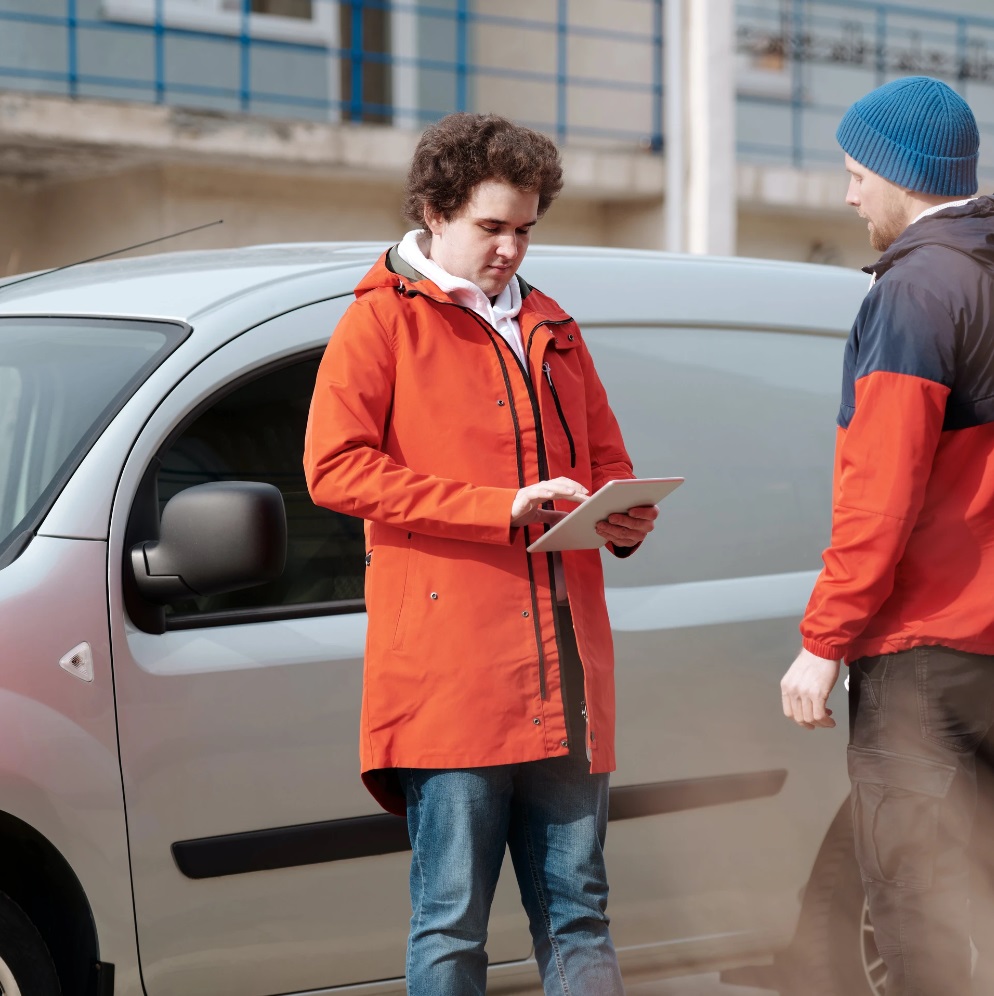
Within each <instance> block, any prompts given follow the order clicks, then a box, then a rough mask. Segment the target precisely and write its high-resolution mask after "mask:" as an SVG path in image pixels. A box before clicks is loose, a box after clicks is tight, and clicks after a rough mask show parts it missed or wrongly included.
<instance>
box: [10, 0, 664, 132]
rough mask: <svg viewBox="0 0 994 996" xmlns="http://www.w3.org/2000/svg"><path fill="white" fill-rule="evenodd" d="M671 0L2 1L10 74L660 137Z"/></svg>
mask: <svg viewBox="0 0 994 996" xmlns="http://www.w3.org/2000/svg"><path fill="white" fill-rule="evenodd" d="M662 5H663V0H611V2H610V3H604V2H593V0H503V2H502V3H501V4H499V5H496V4H485V3H483V2H482V0H430V2H428V0H424V2H421V0H33V2H32V0H0V87H7V88H10V87H14V88H17V89H22V90H37V91H43V92H53V93H60V92H61V93H66V94H68V95H69V96H72V97H97V98H102V99H106V98H120V99H125V100H132V101H133V100H148V101H153V102H155V103H162V104H170V105H180V106H184V107H191V108H207V109H212V110H221V111H229V112H243V113H250V114H262V115H270V116H278V117H296V118H309V119H313V120H325V121H351V122H368V123H380V124H393V125H396V126H399V127H402V128H412V129H414V128H420V127H422V126H423V125H424V124H425V123H426V122H428V121H431V120H435V119H437V118H439V117H441V116H443V115H444V114H447V113H449V112H451V111H456V110H476V111H495V112H499V113H504V114H508V115H511V116H513V117H515V118H517V119H518V120H521V121H523V122H525V123H527V124H531V125H533V126H535V127H538V128H541V129H543V130H545V131H547V132H549V133H551V134H553V135H555V136H556V137H557V138H558V139H559V140H561V141H568V140H582V141H585V142H600V143H607V144H611V145H627V146H632V145H635V146H637V147H646V148H652V149H658V148H659V147H660V145H661V134H662Z"/></svg>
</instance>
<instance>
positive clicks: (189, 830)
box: [110, 298, 530, 996]
mask: <svg viewBox="0 0 994 996" xmlns="http://www.w3.org/2000/svg"><path fill="white" fill-rule="evenodd" d="M350 299H351V298H349V299H339V300H335V301H331V302H325V303H323V304H319V305H313V306H310V307H308V308H304V309H301V310H299V311H297V312H294V313H291V314H288V315H284V316H282V317H280V318H278V319H275V320H273V321H270V322H268V323H266V324H264V325H262V326H259V327H257V328H255V329H253V330H251V331H249V332H246V333H245V334H243V335H241V336H240V337H238V338H237V339H235V340H234V341H232V342H231V343H229V344H228V345H227V346H225V347H224V348H223V349H221V350H219V351H218V352H216V353H214V354H213V355H211V356H210V357H208V358H207V359H205V360H204V361H203V362H202V363H201V364H200V365H199V366H198V367H197V368H196V369H195V370H194V371H193V372H192V373H190V374H189V375H188V376H187V377H186V378H185V379H184V380H183V381H182V382H181V383H180V384H179V385H178V386H177V387H176V388H175V389H174V390H172V391H171V393H170V394H169V396H168V397H166V398H165V399H164V401H163V403H162V405H161V406H160V407H159V409H158V410H157V411H156V412H155V414H154V415H153V417H152V418H151V419H150V421H149V422H148V424H147V425H146V426H145V428H144V429H143V431H142V433H141V435H140V436H139V437H138V439H137V440H136V443H135V446H134V450H133V452H132V453H131V456H130V458H129V460H128V463H127V465H126V468H125V472H124V475H123V478H122V481H121V485H120V490H119V494H118V497H117V500H116V503H115V508H114V513H113V518H112V525H111V558H110V559H111V565H112V567H111V571H110V591H111V605H112V626H113V653H114V672H115V688H116V694H117V707H118V716H119V728H120V745H121V758H122V769H123V775H124V787H125V803H126V809H127V818H128V829H129V835H130V848H131V860H132V874H133V880H134V896H135V913H136V918H137V926H138V938H139V947H140V953H141V964H142V973H143V978H144V983H145V988H146V992H147V993H148V994H149V996H157V994H166V993H179V992H187V993H204V994H208V993H209V994H210V996H229V994H230V996H264V994H272V993H290V992H298V991H305V990H309V991H310V990H318V989H325V988H328V987H331V986H341V985H346V984H352V983H361V982H370V981H375V980H386V979H398V978H401V977H402V976H403V974H404V951H405V944H406V934H407V924H408V919H409V916H410V902H409V898H408V888H407V879H408V867H409V861H410V856H409V852H408V851H407V850H406V846H405V842H406V827H405V825H404V823H403V821H401V820H399V819H397V818H396V817H390V816H388V815H386V814H383V813H381V812H380V811H379V810H378V808H377V807H376V805H375V803H374V802H373V800H372V799H371V797H370V796H369V795H368V794H367V793H366V791H365V789H364V788H363V786H362V784H361V782H360V780H359V762H358V725H359V724H358V719H359V705H360V692H361V678H362V652H363V643H364V638H365V630H366V615H365V611H364V605H363V600H362V596H363V577H362V574H363V570H364V550H363V537H362V523H361V522H360V521H359V520H356V519H351V518H349V517H346V516H340V515H337V514H335V513H333V512H330V511H328V510H326V509H319V508H316V507H315V506H314V505H313V504H312V503H311V502H310V499H309V497H308V494H307V491H306V487H305V483H304V478H303V471H302V466H301V455H302V450H303V433H304V425H305V421H306V416H307V409H308V405H309V402H310V394H311V390H312V388H313V384H314V377H315V374H316V370H317V364H318V361H319V359H320V355H321V351H322V348H323V345H324V341H323V334H324V333H323V330H327V329H331V328H333V327H334V325H335V323H336V321H337V320H338V318H339V317H340V316H341V313H342V312H343V311H344V308H345V307H346V305H347V304H348V300H350ZM195 334H196V333H194V335H195ZM149 475H152V476H154V477H155V479H156V483H157V488H158V499H157V502H156V507H157V509H161V506H162V505H163V504H164V503H165V501H167V500H168V498H169V497H171V496H172V495H173V494H175V493H176V492H177V491H179V490H181V489H183V488H185V487H189V486H191V485H195V484H198V483H202V482H204V481H208V480H261V481H267V482H269V483H272V484H275V485H276V486H277V487H279V488H280V490H281V492H282V493H283V497H284V502H285V505H286V510H287V520H288V529H289V552H288V560H287V566H286V569H285V571H284V573H283V576H282V577H281V578H280V579H279V580H278V581H276V582H272V583H270V584H267V585H263V586H260V587H257V588H253V589H248V590H245V591H241V592H234V593H231V594H229V595H223V596H214V597H210V598H203V599H196V600H191V601H190V602H188V603H182V604H176V605H173V606H170V607H169V609H168V611H167V614H166V628H165V632H159V633H156V632H148V631H146V630H144V629H142V628H141V625H139V624H136V619H135V618H129V617H128V614H127V612H126V610H125V608H124V596H123V591H122V580H123V579H122V569H121V566H120V565H121V563H122V561H123V560H125V559H126V557H127V556H128V549H127V547H128V546H129V542H130V541H129V542H126V540H125V536H126V532H127V529H128V525H129V520H130V522H131V523H132V527H133V526H134V523H135V521H136V517H138V516H141V515H142V514H146V515H147V513H148V509H147V508H146V509H144V510H143V509H142V508H140V507H139V506H140V505H141V503H142V501H143V500H144V501H147V500H148V496H147V495H146V494H144V492H143V486H142V481H143V479H144V481H145V482H146V484H147V482H148V480H149ZM136 495H137V496H138V497H137V498H136ZM153 500H154V499H153ZM138 623H140V620H138ZM489 947H490V955H491V960H492V961H508V960H516V959H523V958H526V957H527V956H528V953H529V950H530V940H529V938H528V934H527V930H526V928H525V921H524V916H523V914H521V913H520V911H519V910H518V909H517V901H516V898H515V897H514V894H513V891H512V889H508V888H507V887H506V886H504V887H502V890H501V892H500V894H499V896H498V898H497V900H496V902H495V909H494V917H493V920H492V923H491V939H490V945H489ZM378 991H384V992H386V991H402V990H398V988H397V987H396V986H393V987H390V986H386V987H384V988H383V989H382V990H378Z"/></svg>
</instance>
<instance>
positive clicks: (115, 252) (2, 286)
mask: <svg viewBox="0 0 994 996" xmlns="http://www.w3.org/2000/svg"><path fill="white" fill-rule="evenodd" d="M223 224H224V219H223V218H218V219H217V221H209V222H207V224H206V225H197V226H195V227H194V228H184V229H183V231H182V232H173V233H171V234H170V235H160V236H159V237H158V238H157V239H149V240H148V241H147V242H136V243H135V244H134V245H133V246H125V247H124V248H123V249H112V250H111V251H110V252H105V253H101V254H100V255H99V256H90V258H89V259H77V260H76V262H75V263H66V265H65V266H56V267H55V268H54V269H52V270H39V271H38V272H37V273H29V274H28V275H27V276H26V277H19V278H18V279H17V280H10V281H7V282H0V293H3V291H5V290H6V289H7V288H8V287H14V286H16V285H17V284H23V283H24V282H25V281H27V280H37V279H38V278H39V277H48V276H51V275H52V274H53V273H61V272H62V271H63V270H69V269H71V268H72V267H74V266H82V265H83V264H84V263H96V262H97V260H100V259H107V258H108V257H110V256H120V255H121V253H124V252H131V250H132V249H144V248H145V246H154V245H155V244H156V243H157V242H165V241H166V240H167V239H176V238H179V236H181V235H189V234H190V233H191V232H199V231H202V230H203V229H205V228H213V227H214V226H215V225H223Z"/></svg>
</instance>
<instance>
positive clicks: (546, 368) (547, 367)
mask: <svg viewBox="0 0 994 996" xmlns="http://www.w3.org/2000/svg"><path fill="white" fill-rule="evenodd" d="M542 373H544V374H545V379H546V380H547V381H548V382H549V389H550V390H551V391H552V400H553V401H554V402H555V403H556V412H557V413H558V414H559V421H560V422H561V423H562V426H563V432H565V433H566V441H567V442H568V443H569V465H570V467H575V466H576V446H575V445H574V444H573V433H572V432H570V431H569V423H568V422H567V421H566V414H565V413H564V412H563V406H562V405H561V404H560V402H559V392H558V391H557V390H556V385H555V384H553V383H552V364H551V363H549V361H548V360H546V361H545V362H544V363H543V364H542Z"/></svg>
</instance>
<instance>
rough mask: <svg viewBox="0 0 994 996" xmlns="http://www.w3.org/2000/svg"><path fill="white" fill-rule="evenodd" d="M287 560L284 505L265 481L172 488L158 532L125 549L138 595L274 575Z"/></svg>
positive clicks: (157, 598) (163, 597) (157, 597)
mask: <svg viewBox="0 0 994 996" xmlns="http://www.w3.org/2000/svg"><path fill="white" fill-rule="evenodd" d="M285 562H286V511H285V509H284V507H283V496H282V495H281V494H280V492H279V489H278V488H274V487H273V486H272V485H271V484H260V483H258V482H256V481H223V482H216V483H211V484H198V485H197V486H196V487H192V488H187V489H186V490H185V491H181V492H179V494H177V495H174V496H173V497H172V498H171V499H170V500H169V502H168V503H167V504H166V507H165V508H164V509H163V511H162V521H161V523H160V526H159V539H157V540H149V541H146V542H144V543H138V544H137V545H135V546H133V547H132V548H131V566H132V570H133V572H134V578H135V584H136V585H137V588H138V592H139V593H140V594H141V596H142V597H143V598H145V599H147V600H148V601H150V602H155V603H157V604H165V603H166V602H173V601H178V600H181V599H185V598H192V597H195V596H197V595H219V594H221V593H222V592H227V591H237V590H238V589H239V588H250V587H252V585H257V584H263V583H264V582H266V581H273V580H275V579H276V578H278V577H279V576H280V575H281V574H282V573H283V566H284V564H285Z"/></svg>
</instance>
